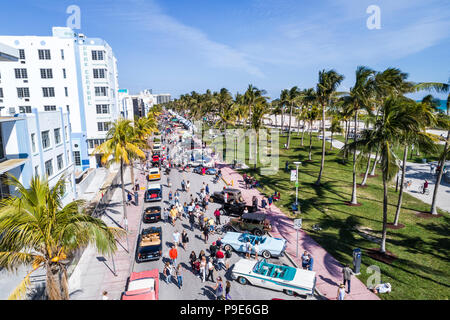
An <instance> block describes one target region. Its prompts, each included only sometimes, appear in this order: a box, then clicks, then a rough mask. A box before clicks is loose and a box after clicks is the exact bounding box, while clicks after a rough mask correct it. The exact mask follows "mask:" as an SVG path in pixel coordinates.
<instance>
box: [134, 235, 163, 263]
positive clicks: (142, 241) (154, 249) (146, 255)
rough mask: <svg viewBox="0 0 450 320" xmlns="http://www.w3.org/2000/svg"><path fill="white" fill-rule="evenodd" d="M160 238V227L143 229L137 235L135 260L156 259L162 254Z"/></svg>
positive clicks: (138, 261)
mask: <svg viewBox="0 0 450 320" xmlns="http://www.w3.org/2000/svg"><path fill="white" fill-rule="evenodd" d="M162 240H163V239H162V229H161V227H151V228H147V229H143V230H142V232H141V234H140V235H139V237H138V243H137V249H136V262H137V263H140V262H145V261H152V260H158V259H159V258H160V257H161V255H162Z"/></svg>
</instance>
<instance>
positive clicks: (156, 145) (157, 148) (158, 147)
mask: <svg viewBox="0 0 450 320" xmlns="http://www.w3.org/2000/svg"><path fill="white" fill-rule="evenodd" d="M158 151H161V144H159V143H155V144H154V145H153V152H158Z"/></svg>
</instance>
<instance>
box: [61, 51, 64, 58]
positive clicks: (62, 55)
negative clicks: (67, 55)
mask: <svg viewBox="0 0 450 320" xmlns="http://www.w3.org/2000/svg"><path fill="white" fill-rule="evenodd" d="M61 59H62V60H64V49H61Z"/></svg>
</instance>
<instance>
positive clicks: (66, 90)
mask: <svg viewBox="0 0 450 320" xmlns="http://www.w3.org/2000/svg"><path fill="white" fill-rule="evenodd" d="M64 94H65V95H66V97H68V96H69V89H68V88H67V87H64Z"/></svg>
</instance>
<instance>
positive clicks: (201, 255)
mask: <svg viewBox="0 0 450 320" xmlns="http://www.w3.org/2000/svg"><path fill="white" fill-rule="evenodd" d="M202 257H205V258H206V253H205V250H200V253H199V254H198V258H199V259H200V260H201V259H202Z"/></svg>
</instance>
